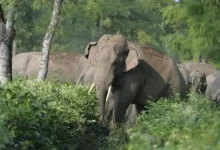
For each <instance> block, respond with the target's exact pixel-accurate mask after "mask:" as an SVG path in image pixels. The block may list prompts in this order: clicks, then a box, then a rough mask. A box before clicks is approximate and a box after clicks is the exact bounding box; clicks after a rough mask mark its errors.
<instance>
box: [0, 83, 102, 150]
mask: <svg viewBox="0 0 220 150" xmlns="http://www.w3.org/2000/svg"><path fill="white" fill-rule="evenodd" d="M87 92H88V88H87V87H84V86H78V87H76V86H74V85H71V84H59V83H56V82H44V83H41V82H35V81H30V80H28V81H24V80H21V79H17V80H15V81H14V82H13V84H12V83H9V84H7V85H5V86H4V87H3V88H1V89H0V149H77V148H80V147H82V146H84V144H85V143H84V141H86V140H87V139H88V138H89V139H90V138H92V137H94V136H95V135H94V134H95V132H94V129H93V128H97V125H96V120H98V113H97V105H98V103H97V100H96V98H95V95H94V93H93V94H91V95H88V94H87ZM97 130H98V128H97Z"/></svg>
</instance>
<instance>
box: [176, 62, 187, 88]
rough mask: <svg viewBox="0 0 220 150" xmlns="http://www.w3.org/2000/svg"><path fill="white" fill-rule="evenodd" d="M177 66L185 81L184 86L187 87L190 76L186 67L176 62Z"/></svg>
mask: <svg viewBox="0 0 220 150" xmlns="http://www.w3.org/2000/svg"><path fill="white" fill-rule="evenodd" d="M177 66H178V68H179V70H180V73H181V74H182V76H183V79H184V81H185V84H186V87H187V88H188V87H189V83H190V76H189V74H188V72H187V70H186V68H185V67H184V66H183V65H181V64H177Z"/></svg>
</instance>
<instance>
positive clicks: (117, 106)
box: [113, 75, 141, 123]
mask: <svg viewBox="0 0 220 150" xmlns="http://www.w3.org/2000/svg"><path fill="white" fill-rule="evenodd" d="M140 86H141V80H140V78H139V77H138V76H134V75H127V76H125V77H123V79H122V82H121V83H120V85H119V87H116V90H115V92H114V106H113V122H116V123H117V122H119V123H120V122H124V121H125V114H126V110H127V108H128V107H129V105H130V104H131V103H133V104H135V100H134V98H135V96H136V94H137V92H138V90H139V88H140Z"/></svg>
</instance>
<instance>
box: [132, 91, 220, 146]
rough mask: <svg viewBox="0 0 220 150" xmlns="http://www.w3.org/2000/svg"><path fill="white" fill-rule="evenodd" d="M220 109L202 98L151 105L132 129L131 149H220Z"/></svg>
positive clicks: (173, 100)
mask: <svg viewBox="0 0 220 150" xmlns="http://www.w3.org/2000/svg"><path fill="white" fill-rule="evenodd" d="M219 117H220V110H219V108H217V107H216V106H215V105H214V104H212V103H211V102H210V101H208V100H207V99H206V98H204V97H203V96H202V95H198V94H195V93H190V94H189V99H188V101H187V102H186V101H180V100H176V99H169V100H168V99H164V100H161V101H158V102H157V103H154V104H152V105H151V107H150V109H149V110H148V112H145V113H144V114H143V115H141V116H140V117H139V119H138V123H137V126H136V127H134V128H132V129H130V130H129V132H130V143H129V146H128V149H129V150H136V149H139V150H142V149H143V150H146V149H169V150H172V149H173V150H176V149H180V150H188V149H190V150H191V149H199V150H202V149H220V142H219V139H220V121H219Z"/></svg>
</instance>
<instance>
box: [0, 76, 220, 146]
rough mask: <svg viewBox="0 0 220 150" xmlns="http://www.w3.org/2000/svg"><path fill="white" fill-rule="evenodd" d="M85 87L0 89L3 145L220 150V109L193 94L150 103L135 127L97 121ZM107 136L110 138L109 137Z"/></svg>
mask: <svg viewBox="0 0 220 150" xmlns="http://www.w3.org/2000/svg"><path fill="white" fill-rule="evenodd" d="M87 93H88V88H87V87H86V86H75V85H72V84H68V83H66V84H60V83H57V82H36V81H34V80H23V79H19V78H18V79H16V80H14V81H13V83H8V84H7V85H5V86H4V87H2V88H0V149H10V150H11V149H42V150H47V149H54V150H55V149H57V150H63V149H71V150H72V149H73V150H81V149H90V150H125V149H128V150H136V149H138V150H142V149H143V150H146V149H149V150H151V149H155V150H162V149H164V150H165V149H166V150H167V149H169V150H176V149H178V150H191V149H193V150H194V149H199V150H203V149H214V150H215V149H220V141H219V139H220V121H219V118H220V109H219V108H218V107H217V106H215V105H214V104H212V103H211V102H210V101H209V100H207V99H206V98H205V97H204V96H202V95H199V94H196V93H190V94H189V98H188V99H187V100H180V99H179V98H178V97H176V98H169V99H161V100H160V101H158V102H157V103H152V104H151V105H150V106H149V108H148V109H147V111H145V112H144V113H143V114H142V115H140V116H139V117H138V119H137V124H136V126H135V127H130V126H127V125H126V124H120V125H118V126H112V127H111V128H110V129H111V132H110V134H109V130H106V129H105V128H103V127H101V126H100V124H99V123H98V121H97V120H98V119H99V115H98V111H97V110H98V108H97V106H98V101H97V99H96V97H95V93H94V92H93V93H92V94H91V95H88V94H87ZM106 135H108V136H106Z"/></svg>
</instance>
